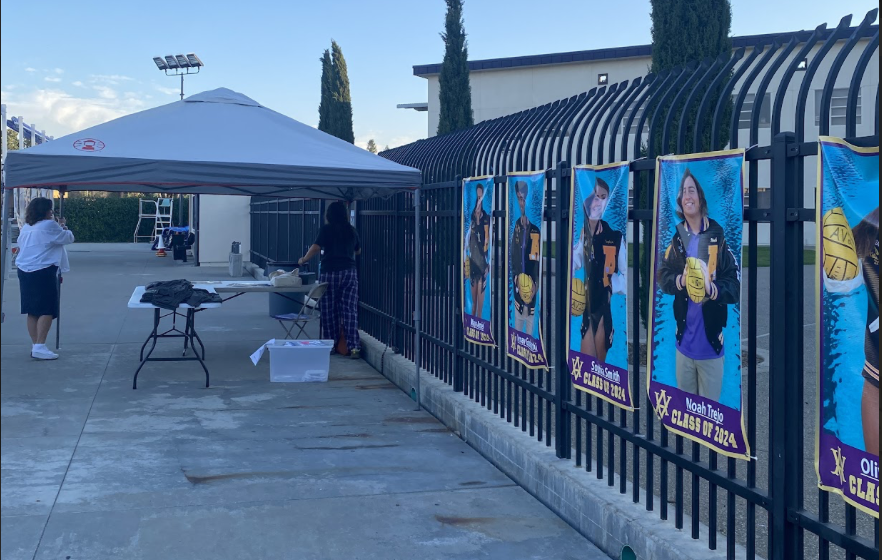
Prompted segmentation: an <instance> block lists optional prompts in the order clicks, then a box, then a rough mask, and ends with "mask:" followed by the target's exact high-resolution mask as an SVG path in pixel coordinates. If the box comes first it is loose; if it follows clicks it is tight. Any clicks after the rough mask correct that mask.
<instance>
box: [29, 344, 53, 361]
mask: <svg viewBox="0 0 882 560" xmlns="http://www.w3.org/2000/svg"><path fill="white" fill-rule="evenodd" d="M31 358H34V359H35V360H57V359H58V354H56V353H55V352H53V351H51V350H49V349H48V348H46V347H45V346H44V347H43V348H34V349H33V350H31Z"/></svg>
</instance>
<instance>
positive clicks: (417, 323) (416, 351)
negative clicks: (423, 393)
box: [413, 189, 423, 410]
mask: <svg viewBox="0 0 882 560" xmlns="http://www.w3.org/2000/svg"><path fill="white" fill-rule="evenodd" d="M413 219H414V224H413V225H414V236H413V239H414V242H413V252H414V255H413V258H414V270H413V283H414V299H415V300H416V301H414V305H413V328H414V337H413V339H414V344H413V361H414V363H415V364H416V368H415V369H416V371H415V372H414V387H413V392H414V400H416V410H419V409H420V363H421V361H422V357H421V356H420V346H421V345H422V340H421V338H422V331H421V329H422V322H423V313H422V301H423V298H422V293H421V290H420V284H421V283H422V278H421V277H420V260H421V257H422V250H421V248H420V237H421V232H420V189H417V190H416V191H414V195H413Z"/></svg>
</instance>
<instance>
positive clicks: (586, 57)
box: [413, 24, 879, 77]
mask: <svg viewBox="0 0 882 560" xmlns="http://www.w3.org/2000/svg"><path fill="white" fill-rule="evenodd" d="M856 29H857V27H852V28H851V31H852V33H853V32H854V31H855V30H856ZM878 29H879V25H878V24H876V25H871V26H869V27H868V28H867V29H866V31H865V32H864V38H869V37H872V36H873V34H874V33H875V32H876V31H877V30H878ZM833 31H834V29H830V28H828V29H827V30H826V31H825V32H824V34H823V35H822V39H826V38H828V37H829V36H830V35H831V34H832V33H833ZM811 34H812V31H811V30H808V31H806V30H803V31H790V32H785V33H764V34H760V35H742V36H740V37H732V47H733V48H736V49H737V48H740V47H753V46H756V45H762V44H769V43H771V42H773V41H775V40H776V39H777V40H778V41H781V42H787V41H789V40H790V39H792V38H793V37H796V38H798V39H800V40H801V41H805V40H806V39H807V38H808V37H809V36H810V35H811ZM651 55H652V45H636V46H631V47H611V48H604V49H593V50H587V51H572V52H563V53H549V54H537V55H527V56H515V57H508V58H491V59H486V60H471V61H469V71H470V72H481V71H485V70H505V69H509V68H526V67H530V66H548V65H555V64H571V63H574V62H591V61H600V60H620V59H625V58H636V57H646V56H651ZM440 72H441V64H440V63H436V64H417V65H414V67H413V75H414V76H419V77H428V76H433V75H436V74H439V73H440Z"/></svg>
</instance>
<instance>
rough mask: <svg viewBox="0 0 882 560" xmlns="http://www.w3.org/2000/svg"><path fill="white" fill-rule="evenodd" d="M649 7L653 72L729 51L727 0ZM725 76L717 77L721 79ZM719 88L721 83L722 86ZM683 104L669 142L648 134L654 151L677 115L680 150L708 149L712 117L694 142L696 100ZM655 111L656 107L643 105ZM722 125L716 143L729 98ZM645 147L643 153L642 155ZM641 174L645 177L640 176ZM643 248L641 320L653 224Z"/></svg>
mask: <svg viewBox="0 0 882 560" xmlns="http://www.w3.org/2000/svg"><path fill="white" fill-rule="evenodd" d="M650 4H651V6H652V14H651V16H652V67H651V70H652V72H654V73H656V74H658V73H660V72H663V71H665V70H670V69H672V68H676V67H678V66H684V65H686V64H688V63H689V62H692V61H700V60H703V59H705V58H712V59H714V58H716V57H718V56H719V55H721V54H722V53H731V52H732V40H731V39H730V38H729V32H730V30H731V25H732V6H731V5H730V3H729V0H650ZM727 81H728V80H726V79H724V80H723V81H722V83H723V84H725V83H726V82H727ZM721 88H722V86H721ZM720 93H721V92H720V91H718V92H715V93H714V95H713V97H712V103H711V105H710V106H711V107H712V108H715V107H716V105H717V100H718V99H719V95H720ZM704 94H705V92H704V91H702V92H700V93H699V96H698V99H699V100H701V99H702V98H703V97H704ZM671 109H672V108H671V107H665V108H663V109H662V110H661V112H660V113H659V114H660V117H661V120H662V122H664V121H665V119H666V118H667V113H668V111H670V110H671ZM683 109H684V108H683V107H682V106H681V107H674V108H673V110H674V111H676V113H675V115H674V118H673V119H672V130H671V131H670V133H669V134H668V137H669V138H670V140H671V144H669V145H667V146H662V133H663V131H662V130H661V127H660V126H659V127H657V128H656V131H655V134H654V135H653V136H652V138H650V139H649V141H650V142H652V147H653V152H654V154H655V155H664V154H668V153H673V152H675V151H676V149H677V146H676V136H677V134H676V131H678V130H679V127H680V119H681V114H683V118H685V119H686V139H685V144H684V146H683V152H684V153H697V152H706V151H709V150H711V149H712V148H713V144H712V143H711V126H712V121H713V119H712V118H710V115H705V118H704V126H703V130H702V131H701V136H700V137H699V145H698V146H694V145H693V135H694V131H695V122H696V116H697V115H696V113H697V111H698V104H696V105H695V106H693V107H689V108H688V110H686V111H685V113H684V111H683ZM650 110H652V111H654V110H655V106H651V107H648V108H647V111H650ZM723 110H724V113H723V120H722V123H723V126H721V127H720V131H719V137H718V145H719V146H720V147H722V146H725V145H726V144H727V140H728V138H729V129H730V126H729V123H730V120H731V115H732V103H731V100H730V101H729V103H727V104H724V106H723ZM646 152H647V148H646V147H644V153H643V154H642V155H647V153H646ZM645 177H646V176H645V174H644V178H645ZM653 188H654V186H653V185H650V184H649V183H648V181H645V179H644V182H643V184H642V185H641V190H640V202H639V204H640V206H641V207H642V208H649V207H650V199H651V196H652V189H653ZM642 242H643V247H645V248H646V249H647V250H643V251H641V252H640V284H641V285H640V294H639V297H640V316H641V318H642V319H643V324H644V325H646V324H647V322H648V317H647V313H648V311H649V263H650V255H651V251H652V248H651V244H652V228H650V227H644V228H643V236H642Z"/></svg>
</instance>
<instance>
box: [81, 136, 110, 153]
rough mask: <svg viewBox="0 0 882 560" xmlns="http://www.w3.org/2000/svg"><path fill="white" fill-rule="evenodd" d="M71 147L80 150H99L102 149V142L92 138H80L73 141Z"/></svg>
mask: <svg viewBox="0 0 882 560" xmlns="http://www.w3.org/2000/svg"><path fill="white" fill-rule="evenodd" d="M73 147H74V148H76V149H77V150H80V151H81V152H100V151H101V150H103V149H104V142H102V141H101V140H95V139H94V138H80V139H79V140H77V141H76V142H74V143H73Z"/></svg>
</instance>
